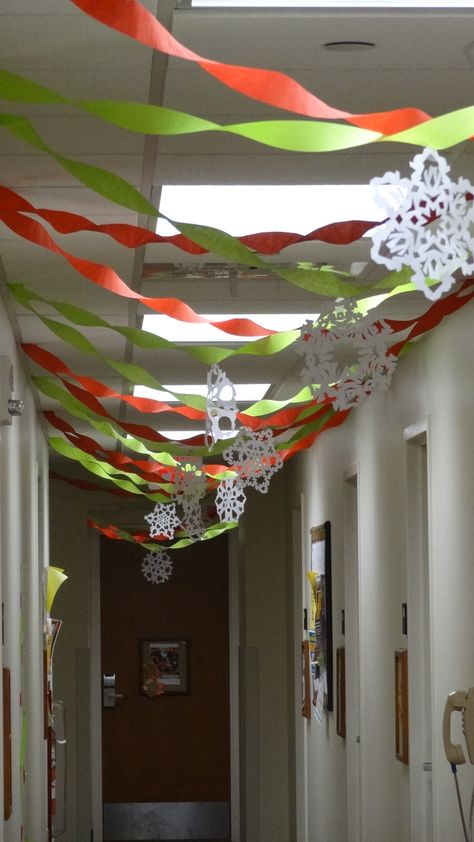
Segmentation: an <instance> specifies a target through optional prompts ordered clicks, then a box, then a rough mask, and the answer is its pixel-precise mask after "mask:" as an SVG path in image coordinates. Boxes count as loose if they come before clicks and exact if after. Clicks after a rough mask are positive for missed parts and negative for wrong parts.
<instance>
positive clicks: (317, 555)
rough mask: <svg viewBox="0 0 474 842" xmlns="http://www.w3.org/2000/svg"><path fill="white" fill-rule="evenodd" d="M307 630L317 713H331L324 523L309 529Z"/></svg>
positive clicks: (327, 528)
mask: <svg viewBox="0 0 474 842" xmlns="http://www.w3.org/2000/svg"><path fill="white" fill-rule="evenodd" d="M308 579H309V581H310V584H311V627H310V628H311V630H314V649H313V650H312V652H311V657H312V659H313V661H314V662H315V665H316V674H317V675H318V676H319V678H318V682H317V688H316V700H315V704H316V708H317V710H318V711H322V710H323V709H324V710H330V711H331V710H333V708H334V700H333V663H332V657H333V653H332V596H331V587H332V583H331V524H330V522H329V521H328V520H327V521H326V522H325V523H323V524H321V526H314V527H313V528H312V529H311V562H310V570H309V573H308Z"/></svg>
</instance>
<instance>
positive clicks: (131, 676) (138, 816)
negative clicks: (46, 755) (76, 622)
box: [101, 536, 230, 840]
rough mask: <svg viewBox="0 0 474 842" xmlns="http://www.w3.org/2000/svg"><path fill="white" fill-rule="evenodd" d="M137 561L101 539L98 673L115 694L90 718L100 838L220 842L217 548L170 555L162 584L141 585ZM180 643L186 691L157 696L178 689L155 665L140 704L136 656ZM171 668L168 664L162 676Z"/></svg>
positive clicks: (225, 731)
mask: <svg viewBox="0 0 474 842" xmlns="http://www.w3.org/2000/svg"><path fill="white" fill-rule="evenodd" d="M145 554H146V553H145V551H143V550H142V549H141V548H140V547H136V546H134V545H132V544H126V543H125V542H118V541H109V540H106V539H104V540H103V542H102V545H101V636H102V642H101V647H102V674H103V675H104V674H106V675H113V674H115V676H116V687H115V692H117V693H118V694H123V695H124V698H123V699H117V701H116V706H115V707H111V708H103V710H102V734H103V740H102V768H103V773H102V774H103V802H104V839H113V840H116V839H117V840H119V839H127V840H129V839H134V838H136V839H148V838H149V839H175V838H176V839H186V838H188V834H189V833H191V832H193V833H195V830H196V827H197V826H199V827H200V828H202V830H201V835H200V836H199V838H202V839H226V838H229V830H228V825H229V798H230V795H229V793H230V738H229V737H230V735H229V635H228V625H229V622H228V618H229V606H228V560H227V541H226V539H225V536H224V537H223V538H222V539H215V540H213V541H208V542H207V541H206V542H203V543H196V544H194V545H192V546H191V547H188V548H186V549H182V550H179V551H175V552H174V553H173V554H172V563H173V572H172V575H171V578H170V579H169V580H168V581H167V582H165V583H163V584H150V583H149V582H147V581H146V579H145V578H144V576H143V574H142V572H141V564H142V561H143V559H144V557H145ZM166 641H169V642H170V643H169V646H168V647H167V648H166V651H165V647H163V645H162V644H163V642H166ZM181 641H184V642H186V661H187V663H186V667H187V675H186V680H187V686H186V687H185V688H184V689H186V692H178V693H173V692H169V691H170V690H176V689H178V690H180V689H183V687H182V686H181V687H180V686H177V682H176V681H175V678H176V676H173V675H172V674H171V675H167V674H166V673H167V667H166V665H164V666H163V664H164V662H163V661H162V662H161V666H162V675H161V678H162V679H163V684H164V691H165V692H164V693H162V694H160V695H156V696H151V697H150V696H149V695H147V693H146V692H145V691H144V686H145V684H146V676H144V671H143V660H144V658H143V652H144V651H146V652H147V657H146V658H145V660H147V661H148V656H149V654H150V651H152V652H153V651H154V652H156V651H157V647H161V650H162V651H161V652H160V653H159V654H160V655H161V656H165V657H168V661H169V662H171V661H173V659H174V660H176V657H175V656H176V652H177V651H178V650H177V649H176V646H174V644H179V643H180V642H181ZM150 642H151V650H150ZM153 645H155V649H153ZM170 653H171V654H170ZM155 660H157V659H155ZM181 667H184V662H183V657H182V655H181ZM173 669H175V667H173V666H172V667H169V664H168V672H170V671H171V673H172V672H173ZM175 671H176V669H175ZM145 672H146V670H145ZM182 677H183V678H184V676H182ZM178 681H180V679H179V680H178ZM183 817H184V818H183ZM190 823H192V825H193V827H192V828H190ZM216 834H217V835H216ZM189 838H191V836H189ZM194 838H195V837H194Z"/></svg>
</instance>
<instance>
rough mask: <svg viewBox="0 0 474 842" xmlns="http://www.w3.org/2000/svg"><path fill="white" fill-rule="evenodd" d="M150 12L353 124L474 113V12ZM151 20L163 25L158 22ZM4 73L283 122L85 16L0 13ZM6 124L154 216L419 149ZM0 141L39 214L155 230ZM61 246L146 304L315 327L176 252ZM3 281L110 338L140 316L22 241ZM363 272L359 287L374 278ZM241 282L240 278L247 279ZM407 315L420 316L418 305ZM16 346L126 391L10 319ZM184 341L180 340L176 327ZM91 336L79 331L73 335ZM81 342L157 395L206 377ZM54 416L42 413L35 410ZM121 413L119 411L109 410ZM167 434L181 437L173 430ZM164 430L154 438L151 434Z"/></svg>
mask: <svg viewBox="0 0 474 842" xmlns="http://www.w3.org/2000/svg"><path fill="white" fill-rule="evenodd" d="M144 5H145V6H147V8H149V9H150V10H151V11H153V12H156V11H157V13H158V16H159V18H160V20H162V22H163V23H164V24H165V25H166V26H168V27H169V28H171V29H172V32H173V34H174V36H175V37H176V38H177V39H178V40H179V41H181V42H182V43H183V44H185V45H186V46H188V47H190V48H192V49H193V50H195V51H196V52H198V53H200V54H201V55H203V56H206V57H209V58H213V59H217V60H222V61H225V62H229V63H232V62H234V63H237V64H244V65H252V66H259V67H267V68H274V69H278V70H283V71H285V72H286V73H288V74H289V75H290V76H292V77H294V78H295V79H297V80H298V81H299V82H300V83H302V84H303V85H304V86H305V87H306V88H308V89H309V90H311V91H312V92H314V93H315V94H316V95H317V96H319V97H320V98H322V99H323V100H325V101H326V102H328V103H330V104H331V105H333V106H337V107H339V108H341V109H346V110H349V111H351V112H366V111H367V112H372V111H378V110H388V109H392V108H397V107H404V106H417V107H419V108H421V109H423V110H425V111H428V112H429V113H431V114H433V115H436V114H441V113H444V112H446V111H451V110H453V109H455V108H461V107H463V106H467V105H471V104H472V80H473V70H474V40H473V37H472V33H473V26H472V24H473V21H474V9H462V10H456V11H451V12H447V11H442V10H439V9H435V10H432V11H430V10H426V9H419V10H406V9H405V10H402V9H401V10H394V9H391V10H384V11H375V10H373V9H372V10H370V11H368V10H363V9H352V10H347V9H335V8H333V9H331V8H328V9H308V10H304V11H303V10H296V9H288V10H284V9H278V10H274V11H272V10H269V9H267V10H264V11H257V10H249V9H232V8H230V3H229V8H226V9H223V10H208V9H199V10H197V9H196V10H190V9H175V3H174V0H160V2H159V3H158V4H157V3H156V0H155V2H154V0H147V2H144ZM157 5H158V9H157ZM336 40H364V41H373V42H375V47H374V48H373V49H371V50H367V51H360V52H334V51H329V50H327V49H325V48H324V44H325V43H326V42H331V41H336ZM0 53H1V56H2V67H3V69H7V70H12V71H14V72H16V73H20V74H23V75H24V76H26V77H28V78H30V79H33V80H35V81H36V82H39V83H41V84H44V85H47V86H49V87H51V88H53V89H54V90H56V91H58V92H61V93H63V94H65V95H66V96H69V97H72V98H87V99H93V98H97V99H106V98H114V99H124V100H134V101H140V102H148V101H150V102H154V103H157V104H163V105H166V106H168V107H170V108H174V109H177V110H182V111H185V112H189V113H192V114H196V115H199V116H201V117H206V118H209V119H211V120H215V121H216V122H222V123H234V122H240V121H251V120H255V119H267V118H273V117H283V116H286V115H285V113H282V112H277V111H276V110H274V109H271V108H270V107H268V106H265V105H262V104H260V103H257V102H254V101H252V100H249V99H246V98H245V97H243V96H240V95H238V94H237V93H235V92H233V91H231V90H229V89H228V88H225V87H223V86H222V85H221V84H219V83H218V82H217V81H216V80H214V79H212V78H211V77H209V76H207V75H206V74H205V73H204V72H202V71H201V70H200V69H199V68H197V67H196V66H195V65H193V64H192V63H190V62H185V61H181V60H177V59H171V60H168V59H167V58H166V57H164V56H161V55H160V54H155V55H153V54H152V52H151V50H149V49H148V48H146V47H143V46H141V45H140V44H137V43H135V42H134V41H132V40H131V39H128V38H126V37H125V36H122V35H120V34H118V33H116V32H114V31H112V30H110V29H108V28H106V27H104V26H102V25H101V24H99V23H97V22H96V21H94V20H92V19H90V18H88V17H87V16H86V15H84V14H83V13H81V12H80V11H79V10H78V9H77V8H76V7H75V6H74V5H73V4H72V3H70V2H68V0H35V3H34V4H32V3H31V2H30V0H3V2H2V4H1V11H0ZM3 110H4V111H6V112H9V113H20V114H24V115H26V116H28V117H29V118H30V119H31V121H32V122H33V124H34V126H35V128H36V129H37V131H38V132H39V133H40V134H41V135H42V137H43V138H44V139H45V140H46V142H47V143H49V144H50V145H51V146H52V147H54V149H55V150H57V151H59V152H61V153H62V154H64V155H67V156H70V157H73V158H76V159H77V160H80V161H85V162H87V163H90V164H95V165H97V166H100V167H104V168H107V169H110V170H113V171H114V172H115V173H117V174H118V175H121V176H122V177H124V178H126V179H127V180H128V181H130V182H131V183H132V184H134V185H135V186H136V187H138V188H140V189H141V190H142V192H144V193H145V195H147V196H148V197H153V199H154V200H155V201H157V200H159V194H160V187H161V185H162V184H199V183H203V184H227V183H234V184H312V183H329V184H331V183H339V184H348V183H351V184H357V183H365V182H368V181H369V180H370V179H371V178H372V177H373V176H375V175H382V174H383V173H384V172H386V171H387V170H394V169H400V170H401V171H402V172H404V173H406V174H408V163H409V160H410V159H411V158H412V157H413V154H414V153H415V152H416V151H417V149H416V148H414V147H410V146H408V145H401V144H382V145H380V146H374V145H371V146H367V147H363V148H358V149H357V150H355V151H344V152H337V153H332V154H292V153H287V152H281V151H278V150H274V149H270V148H267V147H264V146H259V145H257V144H254V143H252V142H250V141H247V140H243V139H239V138H237V137H233V136H229V135H224V134H212V133H209V134H202V135H195V136H188V137H179V138H162V139H156V138H148V139H146V138H144V137H142V136H140V135H138V134H133V133H131V132H127V131H124V130H120V129H118V128H114V127H112V126H109V125H106V124H105V123H102V122H101V121H100V120H97V119H94V118H93V117H89V116H86V115H84V114H81V113H80V112H79V111H77V110H74V109H73V108H71V107H68V106H18V105H14V104H12V103H9V102H4V105H3ZM0 131H1V134H0V167H1V171H2V182H3V184H5V185H6V186H8V187H11V188H13V189H14V190H16V191H18V192H19V193H21V194H22V195H23V196H24V197H25V198H26V199H28V200H29V201H30V202H32V203H33V204H35V205H37V206H40V207H47V208H56V209H61V210H70V211H74V212H75V213H79V214H84V215H85V216H88V217H89V218H92V219H93V220H94V221H96V222H105V221H107V222H112V221H121V222H132V223H137V222H138V223H139V224H141V225H145V226H146V225H148V226H149V227H153V224H154V221H153V220H148V219H145V218H143V217H138V216H137V215H136V214H134V213H132V212H130V211H128V210H126V209H124V208H120V207H117V206H114V205H112V204H111V203H109V202H108V201H106V200H105V199H102V198H101V197H99V196H97V195H96V194H94V193H92V192H91V191H89V190H87V189H86V188H84V187H82V186H81V185H80V184H78V182H76V181H75V180H74V179H73V178H72V177H71V176H69V175H68V174H67V173H66V172H65V171H64V170H62V169H61V168H60V167H59V166H58V164H57V163H56V162H55V161H54V160H53V159H52V158H49V157H48V156H46V155H43V154H41V153H39V152H37V151H35V150H33V149H32V148H31V147H28V146H26V145H24V144H22V142H21V141H20V140H17V139H15V138H13V137H11V136H10V135H9V134H8V133H7V132H6V130H5V129H1V130H0ZM447 157H448V159H449V161H450V162H451V164H452V168H453V169H452V173H453V177H457V176H459V175H465V176H466V177H468V178H469V179H470V180H471V182H472V181H473V180H474V172H473V170H474V157H473V144H471V143H469V142H466V143H464V144H460V145H459V146H457V147H454V148H453V149H451V150H449V151H448V153H447ZM55 238H56V240H57V241H58V242H59V243H60V244H61V245H62V246H63V247H64V248H66V249H69V250H70V251H72V252H73V253H74V254H76V255H79V256H83V257H88V258H90V259H92V260H96V261H99V262H102V263H105V264H109V265H112V266H113V267H114V268H115V269H116V270H117V271H118V272H119V274H121V275H122V277H123V278H124V279H125V281H126V282H127V283H128V284H129V285H131V286H133V287H134V288H135V289H137V290H141V291H143V292H144V293H145V294H147V295H152V294H155V295H164V296H166V295H172V296H177V297H180V298H183V299H184V300H186V301H188V302H189V303H191V304H192V306H194V307H195V309H198V310H200V311H202V312H232V311H234V310H235V311H242V312H243V311H246V312H252V311H254V312H258V311H259V310H260V312H268V311H269V310H271V309H275V310H278V309H280V308H287V309H289V310H293V311H297V312H301V311H305V310H307V311H308V312H314V311H317V309H318V307H317V304H318V302H317V301H316V302H315V301H314V299H313V297H312V296H310V295H309V294H307V293H304V292H302V291H299V290H298V289H297V288H296V287H294V286H290V285H287V284H286V283H285V282H284V281H282V280H279V279H278V278H277V277H276V276H273V275H270V276H269V277H268V278H264V279H254V278H250V279H249V278H248V277H242V276H239V275H237V276H236V274H235V272H230V273H229V278H228V279H227V278H225V277H224V278H222V277H218V278H216V279H213V278H212V277H211V278H207V279H205V280H204V279H196V278H192V277H189V271H188V272H187V271H186V266H189V265H191V266H194V267H196V266H197V265H198V264H201V263H205V264H209V263H213V262H218V263H222V259H221V258H219V257H215V256H214V257H213V256H210V255H206V256H203V257H200V258H196V257H192V258H189V257H188V256H187V255H186V254H184V253H183V252H179V251H177V250H176V249H174V248H172V247H171V246H166V245H165V246H157V245H153V246H147V247H146V248H145V249H139V250H137V252H133V251H129V250H127V249H125V248H123V247H121V246H119V245H117V244H114V242H113V241H112V240H110V239H107V238H106V237H104V236H102V235H98V234H91V233H79V234H75V235H70V236H69V237H61V236H60V235H55ZM368 248H369V246H368V243H367V241H362V242H358V243H355V244H354V245H352V246H344V247H337V248H336V247H335V246H326V245H323V244H317V243H312V244H309V245H308V244H306V245H303V246H298V247H292V248H291V249H288V250H286V251H285V252H284V253H283V254H282V255H279V256H277V257H275V258H273V259H274V260H276V261H280V262H281V261H284V262H289V261H292V260H294V259H296V260H299V259H306V260H312V261H313V262H315V263H317V262H319V261H322V262H327V263H330V264H334V265H337V266H340V267H341V268H347V267H348V266H349V265H350V263H352V262H353V261H354V260H356V261H363V260H368ZM0 257H1V263H2V266H1V267H0V268H1V270H2V275H3V280H2V283H3V284H4V283H5V282H22V283H25V284H27V285H28V286H30V287H32V288H33V289H35V290H38V291H40V292H41V293H42V294H44V295H46V296H50V297H55V298H57V299H62V300H66V301H75V302H77V303H80V304H81V305H82V306H84V307H87V308H89V309H91V310H94V311H95V312H97V313H100V314H101V315H102V316H103V317H104V318H105V319H107V320H109V321H112V322H114V323H115V324H127V323H130V324H133V325H134V324H135V323H136V320H137V317H138V318H139V316H140V311H139V310H138V309H137V307H136V305H129V304H128V303H127V302H126V301H125V300H123V299H119V298H117V297H114V296H112V295H110V294H108V293H106V292H102V291H101V290H99V289H98V288H97V287H96V286H94V285H93V284H92V283H90V282H89V281H87V280H85V279H84V278H82V277H79V276H78V275H77V274H76V273H75V272H74V271H73V270H72V269H71V268H70V267H69V266H68V265H67V264H66V262H65V261H64V260H63V259H62V258H61V257H58V256H55V255H53V254H51V253H50V252H47V251H43V250H41V249H39V248H38V247H36V246H33V245H29V244H28V243H26V242H24V241H23V240H20V239H19V238H18V237H16V236H15V235H13V234H12V233H11V232H10V231H9V230H8V229H7V228H5V227H4V226H3V225H2V226H1V227H0ZM150 263H151V264H163V263H164V264H166V263H171V264H175V265H176V266H177V267H181V269H177V270H176V271H174V272H173V273H171V274H170V275H168V276H167V274H166V272H164V273H162V275H163V277H162V280H160V281H159V282H157V281H153V282H151V281H143V280H142V275H143V272H144V265H145V264H150ZM370 271H371V270H370V267H369V270H368V273H369V274H370ZM242 274H243V275H245V273H242ZM414 306H415V307H417V306H419V305H418V304H416V303H415V304H414ZM15 317H16V320H17V323H18V326H19V330H20V332H21V336H22V338H23V340H24V341H28V342H38V343H40V344H42V345H43V346H44V347H45V348H47V349H48V350H50V351H52V352H53V353H56V354H58V355H59V356H60V357H62V358H63V359H64V360H65V361H66V362H67V363H68V364H69V365H71V367H72V368H73V369H74V370H75V371H78V372H80V373H87V374H91V375H94V376H97V377H99V378H102V379H103V380H104V382H106V383H107V384H108V385H112V386H113V387H114V388H116V389H122V388H123V386H124V384H122V383H121V381H120V378H119V377H117V376H115V375H113V374H112V373H111V370H110V369H109V368H108V367H107V366H106V365H105V364H104V363H100V362H98V361H97V360H95V359H93V358H85V357H79V356H78V355H77V354H76V353H75V352H73V351H72V349H70V348H65V347H64V346H62V345H61V343H60V342H59V340H57V339H55V337H53V336H52V335H51V334H50V333H49V331H47V330H46V328H44V327H43V326H42V325H41V324H40V323H39V321H38V320H37V319H36V318H35V317H34V316H32V315H30V314H28V313H27V312H26V311H24V310H23V309H22V308H20V307H17V306H15ZM184 330H185V327H184ZM84 332H87V331H84ZM87 335H88V336H90V337H91V339H92V341H93V342H94V343H95V344H96V345H98V346H99V347H100V348H101V349H102V350H103V351H104V352H106V353H108V354H110V355H114V356H115V357H116V358H117V359H125V358H126V359H128V360H129V361H130V360H132V359H133V360H134V361H136V362H140V363H141V364H142V365H145V366H148V367H149V368H150V369H153V370H154V373H155V376H156V377H157V379H159V380H160V381H161V382H163V383H167V382H168V383H169V382H173V383H179V382H191V381H192V380H196V382H198V381H201V382H202V380H203V376H205V373H204V374H203V368H202V366H200V365H198V364H197V363H193V362H191V361H190V360H189V359H188V358H187V357H185V358H184V359H183V357H182V355H177V354H171V353H163V354H161V353H160V355H159V358H158V355H157V354H156V353H155V354H153V355H152V354H146V353H142V352H140V354H139V355H138V354H137V353H136V352H135V353H134V352H132V350H131V349H130V348H127V346H126V343H125V341H124V340H123V339H121V338H119V337H117V336H116V335H113V334H109V332H104V331H99V330H97V329H96V330H93V331H88V332H87ZM294 363H295V360H294V357H293V356H292V355H291V354H288V355H286V356H280V357H279V358H278V360H275V361H274V362H273V363H270V362H269V361H268V360H264V361H260V360H255V359H254V358H253V359H252V360H251V361H249V360H247V361H246V360H245V359H237V360H235V361H234V362H233V363H232V364H230V365H229V374H230V375H231V376H232V377H234V378H235V379H240V380H245V381H247V382H248V381H266V380H267V379H271V380H272V382H275V383H276V382H278V381H279V380H281V379H282V377H283V378H284V377H292V376H293V377H294V373H293V374H291V372H292V369H293V368H294ZM44 405H45V406H49V405H50V404H48V402H46V401H45V402H44ZM114 411H117V407H114ZM168 423H169V426H171V427H176V422H175V421H173V420H171V421H169V422H168ZM160 426H161V427H162V426H164V424H162V423H161V421H160Z"/></svg>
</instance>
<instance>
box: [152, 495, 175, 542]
mask: <svg viewBox="0 0 474 842" xmlns="http://www.w3.org/2000/svg"><path fill="white" fill-rule="evenodd" d="M145 520H146V521H148V523H149V524H150V536H151V538H156V537H157V536H158V535H165V536H166V538H172V537H173V535H174V533H175V529H176V528H177V527H178V526H179V524H180V523H181V521H180V519H179V517H178V516H177V514H176V504H175V503H157V504H156V506H155V508H154V509H153V511H152V512H150V514H148V515H145Z"/></svg>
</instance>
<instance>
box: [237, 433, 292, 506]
mask: <svg viewBox="0 0 474 842" xmlns="http://www.w3.org/2000/svg"><path fill="white" fill-rule="evenodd" d="M223 456H224V459H225V461H226V462H227V464H228V465H232V467H233V468H234V470H235V471H237V474H238V476H239V479H240V481H241V482H242V485H243V486H244V487H246V486H252V488H255V489H256V491H260V492H261V494H266V492H267V491H268V487H269V484H270V478H271V477H272V476H273V474H275V473H276V472H277V471H279V470H280V468H281V467H282V466H283V459H282V457H281V456H280V454H279V453H278V452H277V450H276V449H275V445H274V443H273V436H272V431H271V430H270V429H268V428H266V429H264V430H257V431H253V430H250V429H249V428H248V427H242V428H241V429H240V430H239V433H238V436H237V438H236V439H235V441H234V442H233V443H232V444H231V445H230V447H228V448H226V450H224V453H223Z"/></svg>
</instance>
